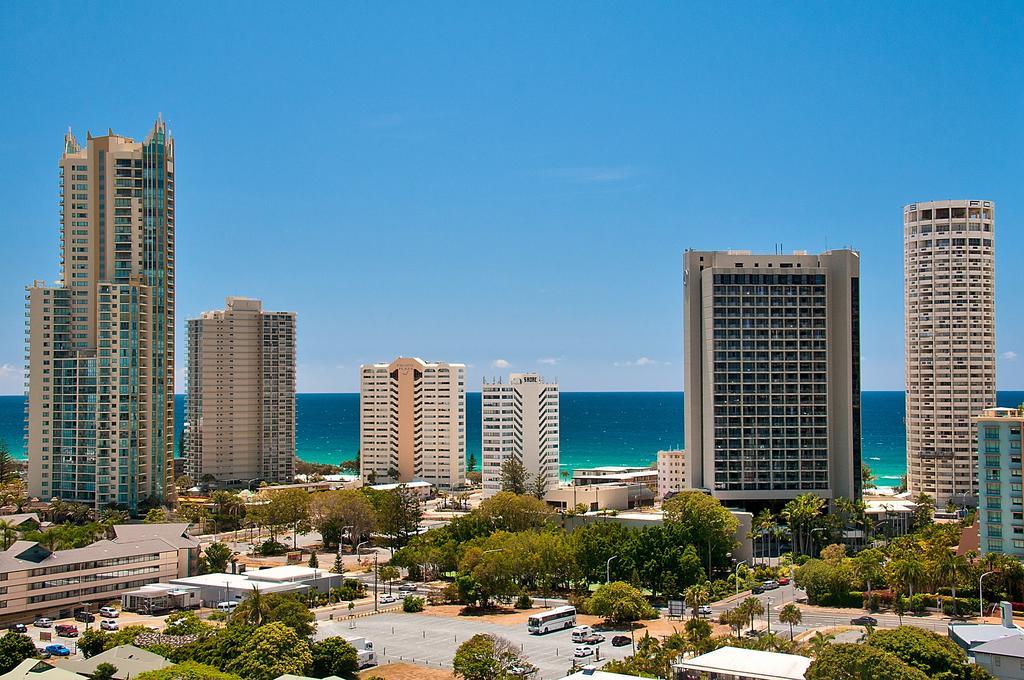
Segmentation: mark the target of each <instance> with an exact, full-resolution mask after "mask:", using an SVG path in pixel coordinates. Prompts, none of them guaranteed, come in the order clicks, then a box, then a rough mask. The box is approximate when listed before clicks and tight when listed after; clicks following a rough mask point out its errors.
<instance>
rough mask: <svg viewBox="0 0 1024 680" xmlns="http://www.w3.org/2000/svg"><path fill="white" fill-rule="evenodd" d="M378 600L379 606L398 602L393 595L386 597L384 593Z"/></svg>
mask: <svg viewBox="0 0 1024 680" xmlns="http://www.w3.org/2000/svg"><path fill="white" fill-rule="evenodd" d="M379 599H380V603H381V604H391V603H392V602H397V601H398V600H397V599H395V596H394V595H388V594H386V593H385V594H384V595H381V596H380V598H379Z"/></svg>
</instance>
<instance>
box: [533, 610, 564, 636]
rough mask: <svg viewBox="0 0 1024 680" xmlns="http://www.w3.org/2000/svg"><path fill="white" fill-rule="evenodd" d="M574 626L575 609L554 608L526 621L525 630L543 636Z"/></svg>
mask: <svg viewBox="0 0 1024 680" xmlns="http://www.w3.org/2000/svg"><path fill="white" fill-rule="evenodd" d="M575 625H576V607H572V606H565V607H555V608H554V609H549V610H548V611H546V612H544V613H543V614H536V615H534V616H531V617H530V618H529V619H527V621H526V630H528V631H530V632H531V633H532V634H534V635H543V634H544V633H548V632H550V631H553V630H564V629H566V628H572V627H573V626H575Z"/></svg>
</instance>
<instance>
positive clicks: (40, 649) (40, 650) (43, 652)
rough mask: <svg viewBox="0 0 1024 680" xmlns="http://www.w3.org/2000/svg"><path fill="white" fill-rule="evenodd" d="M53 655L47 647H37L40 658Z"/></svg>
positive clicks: (37, 655) (37, 654) (47, 657)
mask: <svg viewBox="0 0 1024 680" xmlns="http://www.w3.org/2000/svg"><path fill="white" fill-rule="evenodd" d="M51 656H52V655H51V654H50V653H49V652H48V651H46V648H45V647H36V657H38V658H40V659H49V658H50V657H51Z"/></svg>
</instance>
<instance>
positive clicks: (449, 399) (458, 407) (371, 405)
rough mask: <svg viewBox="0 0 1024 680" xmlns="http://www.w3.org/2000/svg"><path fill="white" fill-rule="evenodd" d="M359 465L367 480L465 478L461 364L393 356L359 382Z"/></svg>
mask: <svg viewBox="0 0 1024 680" xmlns="http://www.w3.org/2000/svg"><path fill="white" fill-rule="evenodd" d="M359 451H360V454H359V470H360V474H361V476H362V478H363V481H364V482H365V483H368V484H375V483H379V482H412V481H425V482H430V483H431V484H433V485H434V486H436V487H438V488H439V489H451V488H453V487H457V486H461V485H462V484H463V483H464V480H465V477H466V366H465V364H449V363H444V362H436V363H428V362H425V361H423V360H422V359H416V358H406V357H399V358H398V359H395V360H394V361H392V362H391V363H390V364H385V363H380V364H367V365H364V366H362V367H361V369H360V382H359Z"/></svg>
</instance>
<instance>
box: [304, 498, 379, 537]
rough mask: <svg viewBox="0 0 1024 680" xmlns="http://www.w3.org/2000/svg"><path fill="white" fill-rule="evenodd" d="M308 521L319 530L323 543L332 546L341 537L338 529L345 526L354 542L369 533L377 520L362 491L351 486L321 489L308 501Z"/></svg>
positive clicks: (341, 530) (371, 505) (368, 500)
mask: <svg viewBox="0 0 1024 680" xmlns="http://www.w3.org/2000/svg"><path fill="white" fill-rule="evenodd" d="M309 519H310V524H311V525H312V526H313V528H314V529H316V530H317V531H318V532H320V535H321V536H322V537H323V539H324V547H325V548H326V547H330V548H334V547H337V546H338V545H340V543H341V541H342V540H344V537H343V536H342V532H343V531H344V530H345V528H346V527H348V528H349V532H350V534H349V535H350V540H351V541H352V545H353V546H355V545H356V544H357V543H359V541H360V540H362V537H363V536H366V535H369V534H370V532H372V531H373V529H374V527H375V526H376V524H377V516H376V511H375V510H374V507H373V504H372V503H371V502H370V499H369V498H367V496H366V494H365V493H361V492H359V491H354V490H352V489H341V490H337V491H324V492H320V493H317V494H314V495H313V497H312V498H311V499H310V501H309Z"/></svg>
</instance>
